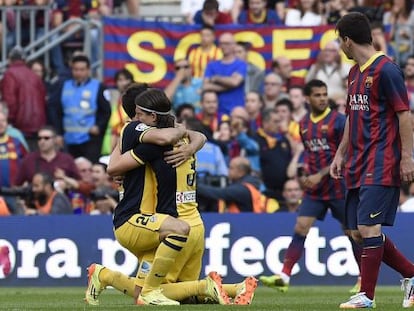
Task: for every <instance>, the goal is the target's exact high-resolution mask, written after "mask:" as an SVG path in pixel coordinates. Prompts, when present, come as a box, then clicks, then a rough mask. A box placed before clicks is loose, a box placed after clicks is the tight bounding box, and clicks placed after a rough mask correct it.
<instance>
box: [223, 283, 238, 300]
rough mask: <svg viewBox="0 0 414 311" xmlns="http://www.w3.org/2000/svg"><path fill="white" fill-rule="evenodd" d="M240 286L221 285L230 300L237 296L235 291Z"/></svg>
mask: <svg viewBox="0 0 414 311" xmlns="http://www.w3.org/2000/svg"><path fill="white" fill-rule="evenodd" d="M240 286H241V284H240V283H236V284H223V288H224V290H225V291H226V292H227V294H228V295H229V297H231V298H234V297H236V296H237V291H238V290H239V288H240Z"/></svg>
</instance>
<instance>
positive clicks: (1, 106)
mask: <svg viewBox="0 0 414 311" xmlns="http://www.w3.org/2000/svg"><path fill="white" fill-rule="evenodd" d="M0 111H1V112H2V113H3V114H4V115H6V116H7V119H8V116H9V109H8V108H7V105H6V103H5V102H3V101H0ZM6 134H7V135H9V136H10V137H13V138H16V139H17V140H18V141H19V142H20V143H21V144H22V145H23V146H24V148H25V149H26V150H27V151H30V150H29V145H28V144H27V141H26V139H25V138H24V136H23V133H22V132H21V131H20V130H19V129H17V128H15V127H14V126H13V125H11V124H10V123H9V122H7V129H6Z"/></svg>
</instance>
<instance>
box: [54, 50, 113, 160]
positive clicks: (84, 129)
mask: <svg viewBox="0 0 414 311" xmlns="http://www.w3.org/2000/svg"><path fill="white" fill-rule="evenodd" d="M72 75H73V79H70V80H67V81H65V82H64V84H63V86H62V87H61V89H60V90H59V91H58V92H56V98H51V105H50V106H51V107H50V110H51V114H52V116H54V117H53V119H52V120H53V125H54V126H55V128H56V129H57V131H58V133H59V135H63V137H64V142H65V144H66V146H67V148H68V151H69V153H70V154H71V155H72V156H74V157H79V156H84V157H86V158H88V159H89V160H91V161H92V162H97V161H98V159H99V157H100V155H101V147H102V140H103V135H104V133H105V130H106V127H107V124H108V120H109V117H110V115H111V106H110V104H109V102H108V100H107V99H106V98H105V96H104V86H103V84H102V83H101V82H99V81H98V80H95V79H92V78H91V77H90V62H89V59H88V57H86V56H84V55H78V56H75V57H74V58H73V59H72Z"/></svg>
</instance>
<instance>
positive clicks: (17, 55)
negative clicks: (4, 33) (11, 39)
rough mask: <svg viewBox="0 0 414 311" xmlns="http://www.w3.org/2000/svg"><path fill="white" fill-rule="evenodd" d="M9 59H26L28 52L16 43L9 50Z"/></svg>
mask: <svg viewBox="0 0 414 311" xmlns="http://www.w3.org/2000/svg"><path fill="white" fill-rule="evenodd" d="M9 59H10V60H11V61H16V60H25V59H26V53H25V51H24V49H23V48H22V47H21V46H20V45H16V46H15V47H13V48H12V49H11V50H10V52H9Z"/></svg>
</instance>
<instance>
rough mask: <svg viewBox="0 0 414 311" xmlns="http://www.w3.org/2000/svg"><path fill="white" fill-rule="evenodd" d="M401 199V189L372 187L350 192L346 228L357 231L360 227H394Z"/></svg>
mask: <svg viewBox="0 0 414 311" xmlns="http://www.w3.org/2000/svg"><path fill="white" fill-rule="evenodd" d="M399 199H400V188H399V187H386V186H377V185H370V186H361V187H360V188H356V189H350V190H348V194H347V196H346V203H345V205H346V208H345V210H346V228H347V229H353V230H356V229H358V225H367V226H373V225H378V224H381V225H383V226H392V225H393V224H394V220H395V214H396V212H397V208H398V201H399Z"/></svg>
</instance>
